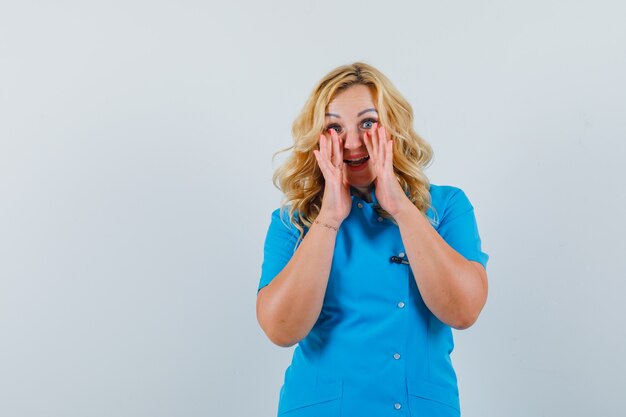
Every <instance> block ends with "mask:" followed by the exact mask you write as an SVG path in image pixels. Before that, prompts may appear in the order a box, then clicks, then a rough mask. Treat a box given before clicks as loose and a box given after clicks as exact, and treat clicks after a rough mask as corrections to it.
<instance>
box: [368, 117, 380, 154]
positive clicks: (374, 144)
mask: <svg viewBox="0 0 626 417" xmlns="http://www.w3.org/2000/svg"><path fill="white" fill-rule="evenodd" d="M377 127H378V123H374V126H372V129H371V130H370V134H371V135H372V150H373V151H374V155H373V156H374V163H375V164H378V161H379V155H378V134H377V132H376V128H377ZM370 157H372V155H371V154H370Z"/></svg>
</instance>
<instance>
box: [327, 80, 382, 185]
mask: <svg viewBox="0 0 626 417" xmlns="http://www.w3.org/2000/svg"><path fill="white" fill-rule="evenodd" d="M376 122H378V113H377V111H376V106H375V105H374V96H373V94H372V92H371V91H370V89H369V88H368V87H367V86H365V85H361V84H357V85H354V86H351V87H348V89H347V90H344V91H342V92H341V93H339V94H337V95H336V96H335V97H334V98H333V100H332V101H331V102H330V103H329V104H328V108H327V109H326V117H325V125H324V126H325V129H324V134H325V135H326V137H328V138H329V140H330V139H331V136H330V133H329V132H328V130H329V129H334V130H336V131H337V133H338V135H339V137H340V138H341V139H342V142H343V162H344V164H345V167H346V174H347V180H348V183H349V184H350V185H352V186H354V187H355V188H358V189H360V190H363V189H367V188H369V186H370V185H371V184H372V182H373V181H374V179H375V178H376V177H375V174H374V169H373V167H372V166H371V164H370V161H369V158H368V159H367V160H366V161H365V162H364V163H362V164H360V165H351V164H350V163H349V162H348V160H356V159H359V158H361V157H364V156H369V154H368V152H367V148H366V147H365V142H364V141H363V134H364V133H365V132H369V131H370V129H371V128H372V125H373V124H374V123H376Z"/></svg>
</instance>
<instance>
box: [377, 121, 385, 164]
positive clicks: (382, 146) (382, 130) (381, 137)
mask: <svg viewBox="0 0 626 417" xmlns="http://www.w3.org/2000/svg"><path fill="white" fill-rule="evenodd" d="M378 138H379V145H378V149H380V166H381V167H386V163H387V135H386V132H385V128H384V127H380V128H378Z"/></svg>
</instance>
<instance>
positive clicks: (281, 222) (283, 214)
mask: <svg viewBox="0 0 626 417" xmlns="http://www.w3.org/2000/svg"><path fill="white" fill-rule="evenodd" d="M290 210H291V206H289V205H288V206H282V207H278V208H276V209H275V210H274V211H272V219H271V223H272V225H275V226H281V227H282V228H284V229H286V230H288V231H290V232H292V233H294V234H300V231H299V230H298V228H297V227H296V226H295V224H294V222H295V221H297V219H298V218H299V216H300V213H299V212H298V210H295V211H294V213H293V219H292V214H290Z"/></svg>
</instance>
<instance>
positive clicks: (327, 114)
mask: <svg viewBox="0 0 626 417" xmlns="http://www.w3.org/2000/svg"><path fill="white" fill-rule="evenodd" d="M370 111H373V112H374V113H378V111H376V109H375V108H373V107H372V108H371V109H365V110H362V111H360V112H359V114H357V115H356V117H359V116H360V115H362V114H365V113H367V112H370ZM326 116H329V117H336V118H338V119H341V116H339V115H338V114H335V113H326Z"/></svg>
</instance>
